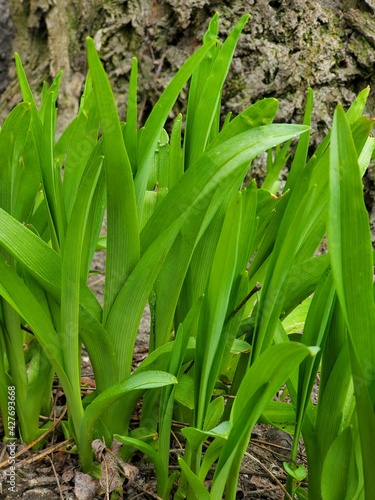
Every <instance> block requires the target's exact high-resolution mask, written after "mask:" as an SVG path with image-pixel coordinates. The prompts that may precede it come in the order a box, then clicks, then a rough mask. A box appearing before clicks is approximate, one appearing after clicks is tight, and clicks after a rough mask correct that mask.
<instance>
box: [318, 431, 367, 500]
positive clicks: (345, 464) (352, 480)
mask: <svg viewBox="0 0 375 500" xmlns="http://www.w3.org/2000/svg"><path fill="white" fill-rule="evenodd" d="M358 480H359V478H358V469H357V464H356V462H355V452H354V449H353V431H352V429H351V427H347V428H346V429H344V431H343V432H341V434H339V436H338V437H337V438H336V440H335V441H334V442H333V443H332V445H331V447H330V449H329V450H328V453H327V456H326V458H325V460H324V464H323V473H322V490H321V491H322V498H329V499H330V500H331V499H332V500H343V499H345V500H351V499H354V498H358V497H357V496H356V495H355V493H356V491H357V486H358Z"/></svg>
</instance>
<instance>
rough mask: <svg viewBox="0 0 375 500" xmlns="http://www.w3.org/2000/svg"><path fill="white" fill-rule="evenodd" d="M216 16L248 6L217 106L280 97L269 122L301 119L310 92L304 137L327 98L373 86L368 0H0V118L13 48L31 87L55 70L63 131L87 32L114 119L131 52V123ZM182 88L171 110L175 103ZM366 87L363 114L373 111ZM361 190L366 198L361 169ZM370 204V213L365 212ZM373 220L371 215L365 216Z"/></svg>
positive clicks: (76, 92)
mask: <svg viewBox="0 0 375 500" xmlns="http://www.w3.org/2000/svg"><path fill="white" fill-rule="evenodd" d="M215 11H218V12H220V14H221V34H222V35H223V36H224V35H226V34H227V33H228V32H229V30H230V28H231V27H232V26H233V25H234V24H235V22H236V21H237V20H238V19H239V17H240V15H242V14H244V13H246V12H249V13H250V14H251V16H252V17H251V19H250V21H249V23H248V24H247V26H246V27H245V30H244V34H243V36H242V37H241V38H240V42H239V45H238V48H237V51H236V54H235V58H234V61H233V64H232V68H231V72H230V75H229V78H228V82H227V85H226V87H225V90H224V95H223V108H224V109H223V112H227V111H233V112H235V113H236V112H238V111H240V110H242V109H243V108H244V107H246V106H248V105H249V104H251V103H252V102H254V101H255V100H257V99H259V98H262V97H265V96H274V97H276V98H278V99H279V101H280V112H279V115H278V120H280V121H284V120H288V121H296V122H300V121H301V115H302V113H303V109H304V102H305V96H306V90H307V88H308V87H309V86H310V87H312V88H313V89H314V94H315V108H314V138H315V139H318V138H319V137H320V136H321V134H322V133H323V132H324V130H325V129H327V127H329V126H330V124H331V117H332V113H333V110H334V107H335V105H336V104H337V102H339V101H340V102H342V103H343V104H344V105H348V104H349V103H350V102H351V101H352V99H353V98H354V96H355V94H356V93H358V91H359V90H361V89H362V88H364V87H365V86H367V85H370V86H372V87H375V85H374V79H375V76H374V62H375V1H374V0H315V1H313V2H307V1H306V0H247V1H246V0H245V1H244V0H222V1H217V0H216V1H209V0H129V1H120V0H106V1H98V0H23V1H22V2H20V1H19V0H0V16H1V19H0V23H1V30H0V42H1V43H0V47H1V50H0V93H1V97H0V121H1V122H2V121H3V118H4V116H5V114H6V113H7V112H8V111H9V110H10V109H11V108H12V107H13V106H14V105H15V104H16V103H17V102H18V101H19V94H18V85H17V83H16V79H15V68H14V64H13V60H12V52H13V51H17V52H19V53H20V55H21V58H22V60H23V62H24V65H25V67H26V71H27V74H28V75H29V78H30V82H31V86H32V88H33V89H34V90H38V88H40V85H41V82H42V81H43V80H44V79H46V80H47V81H50V80H51V78H52V76H53V75H55V74H56V72H57V71H58V70H59V69H62V70H63V71H64V77H63V81H62V89H61V95H60V97H59V112H60V118H59V125H60V127H61V128H63V127H64V126H65V125H66V123H67V122H68V121H69V120H70V119H71V116H72V114H74V112H75V110H76V109H77V105H78V100H79V97H80V94H81V91H82V84H83V82H84V76H85V74H86V62H85V49H84V44H85V37H86V36H87V35H90V36H92V37H93V38H94V39H95V41H96V44H97V46H98V48H100V54H101V57H102V60H103V62H104V64H105V67H106V69H107V72H108V74H109V77H110V80H111V83H112V84H113V87H114V91H115V95H116V98H117V101H118V106H119V111H120V116H121V117H124V112H125V107H124V103H125V102H126V94H127V86H128V79H129V71H130V67H131V57H132V56H134V55H136V56H137V57H138V59H139V67H140V68H139V72H140V76H139V109H140V120H142V117H144V116H145V115H146V113H147V111H148V110H149V109H150V107H151V106H152V105H153V104H154V103H155V101H156V100H157V98H158V96H159V95H160V93H161V92H162V90H163V89H164V87H165V85H166V84H167V83H168V81H169V80H170V78H171V77H172V75H173V74H174V72H175V71H176V70H177V69H178V68H179V67H180V65H181V64H182V62H183V61H184V60H185V59H186V58H187V57H188V56H189V55H190V54H191V53H192V52H193V51H194V50H195V49H196V48H197V47H198V46H199V44H200V41H201V38H202V36H203V33H204V31H205V29H206V27H207V24H208V20H209V18H210V17H211V16H212V15H213V13H214V12H215ZM184 98H185V96H184V95H182V96H181V98H180V100H179V102H178V104H177V106H176V109H175V110H174V113H176V112H178V111H180V110H182V109H183V107H184ZM374 104H375V98H374V93H373V92H372V93H371V95H370V99H369V106H368V111H369V112H370V113H371V112H373V108H374ZM366 183H367V196H368V203H369V205H371V206H373V200H374V197H375V194H374V187H373V180H372V178H371V175H370V176H368V178H367V181H366ZM373 211H374V210H373ZM372 217H373V218H375V213H373V214H372Z"/></svg>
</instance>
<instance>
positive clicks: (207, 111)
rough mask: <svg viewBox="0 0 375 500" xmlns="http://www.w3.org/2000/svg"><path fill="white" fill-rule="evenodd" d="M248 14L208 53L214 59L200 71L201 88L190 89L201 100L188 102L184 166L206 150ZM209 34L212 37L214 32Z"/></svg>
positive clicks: (188, 164) (194, 160)
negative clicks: (206, 68)
mask: <svg viewBox="0 0 375 500" xmlns="http://www.w3.org/2000/svg"><path fill="white" fill-rule="evenodd" d="M249 17H250V16H249V15H248V14H247V15H245V16H243V17H242V18H241V20H240V21H239V22H238V23H237V25H236V26H235V27H234V28H233V30H232V32H231V33H230V35H229V36H228V37H227V39H226V40H225V42H224V43H223V46H222V47H221V49H220V50H219V51H217V50H216V47H215V48H212V49H211V51H210V53H209V54H207V56H206V57H207V59H208V60H210V59H213V62H212V63H211V61H210V64H209V70H208V71H207V72H204V73H207V74H204V73H203V75H202V74H200V75H199V76H200V77H201V79H199V84H198V89H197V88H194V87H193V88H192V89H191V91H190V93H192V92H194V90H195V92H197V91H198V92H199V100H198V99H194V101H197V102H194V103H193V104H190V102H189V106H188V113H187V121H186V134H185V142H184V148H185V168H189V167H190V166H191V165H192V164H193V163H195V162H196V161H197V160H198V158H199V157H200V156H201V154H202V153H203V151H204V150H205V147H206V145H207V142H208V140H209V135H210V132H211V127H212V125H213V121H214V118H215V115H216V111H217V107H218V105H219V103H220V98H221V92H222V87H223V84H224V81H225V79H226V76H227V74H228V71H229V66H230V63H231V61H232V58H233V54H234V50H235V48H236V44H237V41H238V38H239V36H240V34H241V32H242V30H243V28H244V26H245V24H246V22H247V21H248V19H249ZM209 38H212V36H210V37H209ZM208 43H210V42H208ZM204 62H205V60H204V61H202V63H201V65H202V64H203V63H204ZM198 71H199V73H202V68H201V67H200V66H199V67H198ZM195 76H196V75H194V76H193V81H194V77H195ZM202 87H203V88H202ZM200 88H202V90H200ZM189 101H190V94H189Z"/></svg>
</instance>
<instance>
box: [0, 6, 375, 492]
mask: <svg viewBox="0 0 375 500" xmlns="http://www.w3.org/2000/svg"><path fill="white" fill-rule="evenodd" d="M247 19H248V16H244V17H243V18H242V19H241V20H240V21H239V23H238V24H237V25H236V26H235V28H234V29H233V31H232V32H231V33H230V34H229V36H228V38H227V39H226V40H225V42H224V43H223V44H222V45H221V44H220V43H219V41H218V16H217V15H216V16H215V17H214V18H213V19H212V20H211V22H210V25H209V28H208V30H207V33H206V34H205V36H204V39H203V45H202V47H201V48H200V49H199V50H198V51H197V52H196V53H195V54H193V56H191V58H190V59H188V60H187V61H186V62H185V64H184V65H183V66H182V67H181V69H180V70H179V72H178V73H177V74H176V76H175V77H174V79H173V80H172V81H171V83H170V84H169V86H168V87H167V89H166V90H165V92H164V93H163V94H162V96H161V97H160V99H159V101H158V103H157V104H156V106H155V107H154V109H153V110H152V112H151V113H150V115H149V117H148V119H147V120H146V123H145V125H144V127H142V128H141V129H140V130H138V129H137V121H138V120H137V73H138V70H137V61H136V59H133V62H132V72H131V77H130V84H129V85H130V88H129V100H128V109H127V117H126V123H121V122H120V121H119V119H118V116H117V110H116V106H115V102H114V98H113V95H112V91H111V88H110V84H109V81H108V78H107V76H106V74H105V71H104V69H103V66H102V65H101V63H100V60H99V56H98V54H97V52H96V49H95V46H94V43H93V41H92V40H91V39H88V40H87V57H88V64H89V70H90V72H89V75H88V78H87V81H86V85H85V90H84V95H83V97H82V100H81V105H80V109H79V112H78V115H77V117H76V118H75V119H74V120H73V121H72V123H71V124H70V125H69V126H68V127H67V128H66V130H65V131H64V133H63V134H62V136H61V137H60V139H59V140H58V141H57V142H56V143H55V128H56V117H57V110H56V100H57V95H58V88H59V83H60V78H61V75H58V76H57V77H56V79H55V81H54V82H53V83H52V85H51V86H50V87H49V88H47V86H46V85H45V86H44V87H43V92H42V98H41V107H40V109H39V110H38V109H37V106H36V104H35V101H34V97H33V95H32V93H31V90H30V88H29V85H28V82H27V78H26V75H25V73H24V71H23V68H22V65H21V62H20V59H19V57H18V56H16V65H17V71H18V76H19V81H20V86H21V91H22V95H23V100H24V102H23V103H21V104H19V105H18V106H17V107H16V108H15V109H14V110H13V111H12V112H11V113H10V115H9V117H8V119H7V120H6V122H5V124H4V126H3V128H2V129H1V131H0V150H1V151H5V152H6V154H4V155H3V156H2V160H1V161H2V168H1V175H0V247H1V249H2V251H1V254H0V276H1V279H0V295H1V306H2V307H1V331H0V333H1V341H0V350H1V351H0V354H1V356H0V370H1V372H2V374H4V376H2V377H0V408H1V411H2V414H3V416H6V412H7V386H9V385H12V386H13V385H14V386H15V387H16V394H17V414H18V417H19V429H20V433H21V437H22V439H23V440H25V441H32V439H34V437H36V436H37V435H38V434H39V433H40V432H41V430H40V429H39V428H38V416H39V413H40V411H47V410H48V404H49V400H48V397H49V392H50V389H51V382H52V377H53V374H54V373H56V374H57V376H58V377H59V379H60V382H61V385H62V387H63V389H64V392H65V395H66V399H67V404H68V410H69V425H68V426H66V428H65V429H66V432H68V433H70V434H71V435H72V436H73V437H74V439H75V443H76V446H77V450H78V453H79V457H80V461H81V465H82V468H83V470H85V471H88V472H91V473H94V472H95V464H94V463H93V454H92V450H91V443H92V440H93V438H94V437H102V436H104V438H105V440H106V442H107V444H110V443H111V441H112V440H113V438H114V437H116V438H117V439H118V440H119V441H121V442H122V443H123V447H122V449H121V451H120V454H121V456H122V457H123V458H124V459H125V458H126V459H128V458H129V457H130V456H131V454H132V453H133V452H134V450H135V449H139V450H140V451H141V452H143V453H145V454H146V455H148V457H149V458H150V460H151V461H152V462H153V463H154V466H155V471H156V475H157V480H158V494H159V496H160V497H162V498H168V497H169V495H170V493H171V491H172V489H173V488H174V496H175V498H176V499H180V498H186V497H187V498H197V497H199V498H214V499H217V498H221V497H222V495H223V494H224V492H225V496H226V498H228V499H232V498H235V494H236V486H237V478H238V473H239V468H240V464H241V460H242V457H243V454H244V452H245V450H246V447H247V445H248V442H249V439H250V434H251V430H252V428H253V426H254V425H255V423H256V422H257V420H258V419H263V421H266V422H268V423H270V424H272V425H275V426H278V427H283V426H284V425H286V424H288V425H289V428H291V431H292V432H294V444H293V448H292V453H291V460H290V461H289V463H285V469H286V471H287V472H288V474H289V477H288V483H287V487H288V489H289V492H290V494H291V495H294V494H295V493H296V494H297V495H299V496H300V497H301V498H305V497H306V495H307V493H306V491H305V490H304V489H303V488H302V487H301V486H300V484H299V483H300V481H301V479H303V478H304V474H305V471H304V469H303V468H302V467H301V466H299V464H297V463H296V461H297V449H298V440H299V437H300V435H301V432H302V435H303V438H304V440H305V443H306V447H307V454H308V460H309V464H308V466H309V494H310V495H311V498H320V497H322V498H331V497H332V498H334V496H333V495H336V497H337V498H345V496H343V495H344V493H345V495H354V496H353V498H363V497H364V496H363V495H364V493H362V492H366V494H368V492H369V491H370V487H371V485H370V478H371V475H370V468H371V464H372V460H373V457H372V454H373V451H372V450H373V447H372V442H371V441H370V440H368V438H367V437H366V436H368V433H369V432H370V431H372V428H373V425H374V420H373V419H374V417H373V410H372V408H373V393H374V388H373V376H372V373H373V371H372V367H373V360H374V359H375V357H374V353H373V349H374V347H373V342H372V339H371V332H372V330H373V326H374V318H373V315H374V311H373V309H374V308H373V305H374V304H373V284H372V265H373V262H372V259H373V255H372V253H371V241H370V236H369V230H368V221H367V219H366V213H365V209H364V206H363V197H362V192H361V185H360V178H361V175H362V174H363V173H364V171H365V170H366V168H367V166H368V163H369V161H370V159H371V156H372V152H373V149H374V140H373V139H371V138H369V134H370V131H371V128H372V120H370V119H367V118H365V117H363V116H362V113H363V108H364V105H365V102H366V97H367V93H368V92H367V91H363V92H362V93H360V95H359V96H358V98H357V99H356V101H355V102H354V103H353V105H352V107H351V108H350V110H349V111H348V112H347V114H346V116H345V113H344V112H343V110H342V109H341V108H340V107H339V108H338V109H337V111H336V113H335V117H334V123H333V128H332V132H331V133H330V134H329V135H328V136H327V137H326V139H325V140H324V141H323V142H322V143H321V145H320V146H319V147H318V149H317V150H316V152H315V153H314V154H313V155H312V156H311V157H310V158H308V147H309V134H308V130H309V125H310V121H311V113H312V107H313V97H312V92H311V91H309V94H308V100H307V106H306V112H305V118H304V124H303V125H284V124H273V123H272V122H273V120H274V117H275V115H276V112H277V109H278V103H277V101H276V100H275V99H271V98H269V99H264V100H262V101H260V102H257V103H255V104H254V105H252V106H250V107H249V108H248V109H246V110H244V111H243V112H242V113H241V114H240V115H238V116H237V117H235V118H233V119H231V117H230V116H228V117H227V118H226V119H225V121H224V123H223V124H221V120H220V108H221V105H220V104H221V92H222V86H223V84H224V81H225V78H226V75H227V72H228V69H229V65H230V62H231V59H232V57H233V53H234V50H235V47H236V43H237V40H238V38H239V36H240V34H241V32H242V30H243V28H244V26H245V23H246V22H247ZM190 78H191V83H190V90H189V97H188V104H187V116H186V120H185V126H184V133H183V134H182V124H183V120H182V116H178V117H177V118H176V120H175V121H174V124H173V126H172V130H171V133H170V135H169V134H168V133H167V132H166V130H165V129H164V127H165V122H166V120H167V118H168V115H169V113H170V110H171V108H172V107H173V105H174V102H175V100H176V99H177V97H178V95H179V93H180V91H181V89H182V88H183V87H184V85H185V84H186V82H187V81H188V80H189V79H190ZM298 136H300V138H299V141H298V145H297V148H296V150H295V153H294V157H293V160H292V162H291V167H290V173H289V175H288V179H287V183H286V186H285V188H284V190H283V193H282V194H281V195H278V194H277V188H278V185H277V180H278V177H279V174H280V171H281V169H282V168H283V166H284V165H285V164H286V162H287V161H288V158H289V154H288V150H289V146H290V144H291V141H292V140H293V139H295V138H297V137H298ZM266 151H268V161H267V177H266V180H265V182H264V184H263V186H262V187H261V188H257V186H256V184H255V182H254V181H252V182H249V183H248V184H247V185H246V186H244V179H245V177H246V173H247V172H248V170H249V167H250V165H251V162H252V160H253V159H254V158H255V157H256V156H258V155H259V154H260V153H262V152H266ZM353 207H354V209H353ZM105 208H106V209H107V235H106V237H104V238H103V237H99V234H100V228H101V225H102V220H103V215H104V210H105ZM348 227H349V228H352V227H353V228H354V227H355V230H356V233H355V234H356V238H355V240H352V239H351V238H350V237H349V235H348V233H347V228H348ZM326 232H327V233H328V242H329V245H330V253H329V255H321V256H316V255H315V252H316V249H317V248H318V247H319V245H320V243H321V241H322V239H323V237H324V235H325V233H326ZM97 248H106V252H107V258H106V283H105V293H104V307H103V308H102V307H101V306H100V305H99V303H98V301H97V300H96V298H95V297H94V295H93V294H92V292H91V291H90V289H89V288H88V286H87V284H86V282H87V277H88V275H89V274H90V264H91V262H92V258H93V254H94V252H95V250H96V249H97ZM249 262H250V265H249ZM331 269H332V270H331ZM362 292H363V294H365V295H363V300H361V301H360V305H359V304H358V301H359V297H360V296H361V294H362ZM311 294H314V295H313V297H312V298H311V297H310V296H311ZM147 301H148V302H149V304H150V309H151V316H152V321H151V335H150V353H149V355H148V357H147V358H146V359H145V360H144V361H143V362H142V363H141V364H140V366H139V367H138V368H137V369H136V370H135V372H134V373H132V372H131V362H132V357H133V349H134V344H135V341H136V335H137V329H138V325H139V322H140V319H141V316H142V313H143V310H144V307H145V305H146V303H147ZM292 318H293V319H292ZM296 318H297V319H298V321H299V323H300V324H301V325H303V327H304V331H303V334H302V335H299V336H298V335H293V333H294V331H293V328H292V327H291V325H292V324H293V321H295V320H296ZM290 331H291V334H290V335H288V333H290ZM287 332H288V333H287ZM24 344H27V347H28V349H27V352H26V353H24V347H23V346H24ZM82 344H84V346H85V348H86V350H87V352H88V354H89V357H90V360H91V362H92V365H93V369H94V374H95V379H96V391H95V392H94V393H93V394H92V395H90V396H89V397H87V398H85V399H84V400H82V399H81V391H80V354H81V346H82ZM363 359H364V360H365V361H366V360H368V362H367V361H366V363H367V364H366V365H365V367H364V368H363V367H362V366H361V363H360V360H363ZM349 361H350V363H349ZM318 369H320V370H321V385H320V392H319V403H318V405H317V408H314V407H313V405H312V403H311V401H310V394H311V389H312V386H313V384H314V381H315V376H316V373H317V371H318ZM285 381H287V387H288V391H289V394H290V397H291V400H292V405H290V404H286V403H283V402H278V403H276V402H272V401H271V400H272V397H273V395H274V394H275V392H276V391H277V390H278V389H279V387H280V386H281V385H282V384H283V383H284V382H285ZM224 382H226V383H224ZM353 382H354V385H353ZM40 387H42V390H41V391H40V390H39V388H40ZM353 387H354V392H355V398H354V397H353V394H352V390H353ZM36 389H38V391H37V390H36ZM227 395H230V396H233V397H235V400H234V402H233V404H231V400H230V399H228V400H227V399H226V396H227ZM141 398H143V404H142V413H141V422H140V426H139V428H138V429H136V430H133V431H129V421H130V417H131V414H132V412H133V410H134V407H135V406H136V405H137V402H138V401H139V400H140V399H141ZM173 418H176V419H179V420H180V421H181V422H186V423H187V424H188V426H187V427H186V428H185V429H183V430H182V436H183V438H184V439H185V443H186V444H185V450H184V455H183V457H182V458H180V459H179V464H180V467H181V471H180V472H177V473H174V474H172V475H170V476H169V446H170V436H171V429H172V420H173ZM3 420H4V421H6V418H4V419H3ZM294 421H295V426H294V425H291V422H294ZM5 432H6V438H7V437H9V429H8V428H7V427H5ZM155 437H156V439H155ZM204 443H207V444H208V447H207V449H206V451H205V453H203V452H202V450H203V445H204ZM336 454H338V455H339V456H340V460H341V463H342V468H341V469H340V471H339V473H337V474H336V473H335V456H336ZM348 454H349V455H348ZM344 456H351V457H353V458H352V459H351V460H349V461H346V460H345V458H344ZM216 462H217V465H216V469H215V474H214V478H213V481H212V486H211V489H210V492H208V491H207V489H206V487H205V485H204V481H205V479H206V476H207V473H208V471H209V470H210V468H211V467H212V466H213V465H214V464H215V463H216ZM332 477H333V478H334V479H333V481H331V478H332ZM344 477H345V479H346V483H345V484H344V483H343V482H342V481H343V478H344ZM337 491H339V492H340V493H337ZM346 492H349V493H346ZM327 495H328V496H327ZM329 495H331V496H329ZM340 495H341V496H340ZM361 495H362V496H361ZM347 498H349V496H347Z"/></svg>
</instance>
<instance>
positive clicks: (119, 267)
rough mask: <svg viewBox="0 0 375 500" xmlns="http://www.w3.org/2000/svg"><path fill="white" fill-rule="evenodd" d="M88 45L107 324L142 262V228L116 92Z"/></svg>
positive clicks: (94, 52) (92, 44)
mask: <svg viewBox="0 0 375 500" xmlns="http://www.w3.org/2000/svg"><path fill="white" fill-rule="evenodd" d="M86 45H87V59H88V64H89V68H90V72H91V76H92V82H93V87H94V92H95V97H96V104H97V107H98V110H99V116H100V123H101V127H102V133H103V140H104V156H105V172H106V186H107V258H106V282H105V293H104V311H103V324H105V323H106V321H107V319H108V315H109V313H110V311H111V309H112V306H113V304H114V302H115V300H116V297H117V295H118V293H119V291H120V289H121V287H122V286H123V284H124V283H125V281H126V279H127V278H128V277H129V275H130V273H131V272H132V270H133V269H134V267H135V266H136V264H137V262H138V260H139V227H138V216H137V208H136V199H135V190H134V183H133V173H132V169H131V165H130V162H129V157H128V154H127V151H126V149H125V144H124V141H123V137H122V131H121V127H120V122H119V119H118V115H117V109H116V105H115V101H114V97H113V93H112V90H111V87H110V84H109V81H108V78H107V75H106V73H105V71H104V68H103V66H102V64H101V62H100V59H99V56H98V53H97V51H96V49H95V44H94V42H93V40H92V39H90V38H88V39H87V44H86ZM120 186H121V189H119V187H120Z"/></svg>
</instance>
